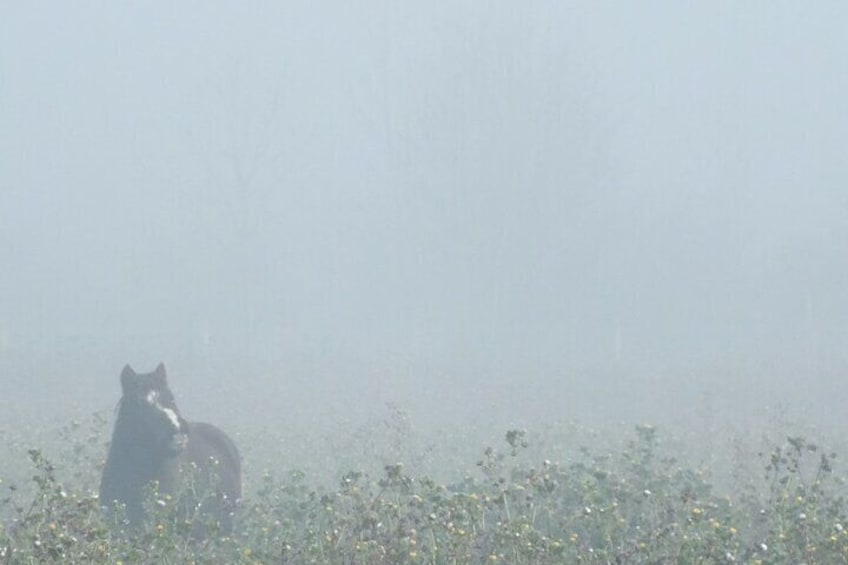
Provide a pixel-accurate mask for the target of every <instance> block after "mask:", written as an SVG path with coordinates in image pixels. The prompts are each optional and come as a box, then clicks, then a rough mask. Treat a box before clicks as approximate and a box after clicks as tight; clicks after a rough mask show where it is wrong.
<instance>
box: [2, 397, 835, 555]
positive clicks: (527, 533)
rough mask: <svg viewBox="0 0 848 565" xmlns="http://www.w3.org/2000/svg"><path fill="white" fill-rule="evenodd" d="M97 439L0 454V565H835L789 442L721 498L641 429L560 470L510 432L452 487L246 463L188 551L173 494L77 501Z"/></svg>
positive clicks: (395, 421) (92, 476)
mask: <svg viewBox="0 0 848 565" xmlns="http://www.w3.org/2000/svg"><path fill="white" fill-rule="evenodd" d="M409 428H410V425H409V422H408V419H406V418H404V417H403V414H402V412H400V411H399V409H397V408H396V407H392V411H391V414H390V418H389V420H388V424H387V425H383V426H378V427H377V429H375V430H372V432H371V433H372V434H373V435H374V436H376V435H380V434H383V435H385V437H386V438H387V441H386V445H387V446H388V447H389V449H388V453H391V454H392V455H397V456H401V455H404V454H405V452H406V451H408V450H406V449H405V446H404V445H403V444H402V443H403V441H412V440H411V439H410V438H411V431H410V429H409ZM108 432H109V429H108V422H107V419H106V418H104V417H102V416H98V415H95V416H94V417H93V418H91V419H90V421H89V422H87V423H85V424H83V423H80V422H72V423H71V424H69V425H68V426H66V427H65V428H64V429H63V430H62V432H61V433H60V434H59V436H58V437H59V439H60V440H61V441H59V442H57V445H58V446H60V447H59V448H58V449H54V448H55V447H56V446H53V445H50V446H42V447H37V446H35V447H32V446H24V445H21V444H20V443H18V444H16V445H12V446H11V447H10V448H9V449H10V454H11V455H15V454H17V455H19V456H20V457H19V458H17V459H15V460H14V461H13V462H12V463H10V464H8V465H4V468H5V469H7V471H4V473H8V475H7V476H3V477H0V489H2V495H1V496H0V516H2V524H3V526H0V563H50V562H61V563H69V564H76V563H123V564H130V563H152V562H155V563H244V564H247V563H338V564H354V563H363V564H371V563H375V564H377V563H386V564H389V563H392V564H394V563H445V564H453V563H510V564H525V563H526V564H531V563H532V564H537V563H598V564H606V563H764V564H765V563H807V564H813V563H839V562H846V561H848V530H846V528H848V519H846V502H845V500H844V498H843V492H844V484H845V477H844V475H843V474H842V473H841V472H840V470H839V468H838V465H837V456H836V454H834V453H831V452H829V451H824V450H822V449H821V448H820V447H819V446H817V445H816V444H815V443H813V442H810V441H807V440H805V439H804V438H801V437H795V436H790V437H786V438H785V439H783V440H781V441H779V442H773V443H772V444H771V445H769V446H768V448H767V449H765V450H763V451H761V452H757V453H751V454H750V455H749V456H748V459H747V460H745V461H742V463H743V464H744V466H745V467H746V468H747V469H753V471H752V472H750V473H748V474H744V473H742V474H739V475H737V478H736V479H735V481H736V482H735V483H733V484H732V485H731V486H732V488H730V489H723V490H724V492H718V491H717V488H716V487H715V486H714V484H713V481H712V480H711V470H710V469H705V468H702V467H701V466H700V465H696V464H689V463H687V462H686V461H687V460H691V459H692V457H691V456H690V454H689V453H678V454H675V453H672V452H671V451H673V448H672V449H669V446H672V447H673V446H676V445H679V442H678V443H675V442H669V443H668V444H664V443H663V434H662V433H661V431H660V430H657V429H656V428H654V427H651V426H638V427H636V428H635V429H634V430H632V431H630V432H629V433H628V437H627V438H626V439H625V440H624V441H623V442H622V443H621V444H620V445H619V446H617V447H615V448H609V447H601V445H608V444H604V442H602V441H596V442H594V443H593V445H594V447H593V448H589V447H582V448H575V449H571V450H568V451H567V455H568V456H567V457H566V458H565V460H563V461H549V460H546V459H545V458H544V454H543V453H541V452H542V451H544V450H545V449H549V450H550V451H551V452H554V451H558V452H559V451H562V450H561V449H558V446H557V445H556V437H557V436H556V434H550V435H549V436H548V438H547V439H546V438H543V437H540V436H534V435H533V434H531V433H530V432H525V431H524V430H509V431H507V432H506V433H505V434H504V436H503V441H501V442H500V443H499V444H497V445H494V446H492V447H488V448H484V449H482V450H481V455H480V457H479V458H476V459H475V458H471V459H469V460H468V461H467V467H466V468H465V469H467V471H468V472H465V469H462V470H460V469H458V471H459V472H457V473H454V475H457V476H459V477H460V478H459V479H458V480H454V481H452V482H447V481H439V480H437V479H435V478H430V477H428V476H427V475H426V474H422V473H418V472H413V471H410V470H408V469H407V468H406V466H405V465H404V464H402V463H400V462H392V463H389V464H383V465H382V471H380V472H377V473H373V472H369V471H367V470H351V471H346V472H341V473H339V474H338V475H337V476H336V478H335V482H334V483H326V482H323V481H313V480H311V478H310V475H309V474H308V473H306V472H302V471H298V470H296V466H295V465H293V463H296V462H291V461H289V462H287V463H283V464H281V465H280V466H275V467H269V468H268V469H262V470H259V469H256V468H255V467H251V466H250V465H249V463H250V458H249V455H248V456H246V458H245V459H246V462H247V463H248V465H246V468H247V469H248V470H249V472H250V476H249V477H248V479H249V480H248V488H247V489H246V496H245V500H244V502H243V504H242V505H241V507H240V509H239V514H238V517H237V527H236V531H235V532H234V534H233V535H232V536H230V537H224V536H220V535H212V536H210V537H209V539H208V540H207V541H202V542H201V541H197V540H196V539H195V538H194V537H193V536H192V530H193V527H194V524H192V514H191V512H186V505H185V500H181V499H179V497H177V499H174V500H172V499H162V498H160V497H158V496H157V495H156V493H155V492H151V495H150V499H149V508H150V513H151V516H152V518H151V520H150V522H149V524H148V525H147V526H146V527H145V528H144V529H143V530H141V531H138V532H132V533H131V532H128V531H126V529H125V528H124V527H123V526H122V524H121V522H120V520H119V519H115V520H114V521H113V522H111V523H109V522H107V518H106V517H105V516H104V514H103V513H102V512H101V509H100V505H99V502H98V500H97V499H96V497H95V495H94V494H93V493H95V492H96V486H97V483H98V481H99V472H100V468H101V465H102V460H103V456H104V454H105V443H106V441H107V436H108ZM358 433H360V434H361V433H362V432H361V430H359V431H358ZM550 437H553V438H554V439H553V440H551V439H550ZM4 439H6V440H8V441H12V440H11V438H4ZM13 443H14V442H13ZM246 447H247V449H246V450H245V451H246V452H247V453H248V454H249V453H250V452H251V449H250V447H251V446H246ZM48 448H49V449H48ZM48 451H50V452H51V455H50V456H49V457H48V456H47V455H46V453H47V452H48ZM407 455H408V456H409V457H411V458H414V456H413V455H409V454H407ZM418 456H419V457H420V453H419V455H418ZM363 463H367V464H363V468H373V467H374V462H373V461H368V462H365V461H364V462H363ZM431 463H432V462H431ZM446 483H447V484H446ZM207 526H208V527H209V528H212V530H210V531H214V525H207Z"/></svg>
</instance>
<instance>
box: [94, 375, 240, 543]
mask: <svg viewBox="0 0 848 565" xmlns="http://www.w3.org/2000/svg"><path fill="white" fill-rule="evenodd" d="M121 389H122V396H121V400H120V401H119V402H118V407H117V409H116V410H117V417H116V418H115V428H114V430H113V432H112V441H111V444H110V446H109V451H108V455H107V456H106V464H105V466H104V468H103V475H102V478H101V481H100V494H99V500H100V503H101V505H104V506H105V507H106V508H107V509H115V508H116V505H123V507H124V508H125V513H126V514H125V518H126V520H127V521H128V522H129V524H130V526H132V527H134V528H136V529H137V528H138V527H140V526H142V525H143V524H144V523H145V521H146V518H147V517H146V515H145V510H144V501H145V498H146V497H147V496H148V495H149V493H150V489H151V488H155V489H158V493H159V495H165V496H164V499H167V498H168V496H169V495H170V496H172V497H175V496H177V495H180V493H181V492H184V491H181V490H180V489H185V486H186V483H187V479H188V476H189V475H188V473H194V475H193V476H194V477H197V476H198V472H199V473H200V474H203V475H205V476H206V477H209V478H210V479H211V481H210V483H209V484H207V485H205V486H208V487H211V488H213V489H214V492H213V493H212V496H211V497H208V498H206V499H203V500H193V501H191V504H192V506H193V507H194V508H193V509H192V513H193V510H194V509H199V510H200V513H199V515H198V516H196V517H200V518H202V519H203V520H204V524H209V523H210V522H209V520H212V521H214V523H215V526H216V527H217V528H218V529H219V531H221V532H222V533H224V534H229V533H231V532H232V528H233V515H234V512H235V508H236V505H237V504H238V502H239V501H240V499H241V488H242V486H241V457H240V456H239V452H238V449H237V448H236V445H235V443H233V441H232V440H231V439H230V438H229V436H227V434H225V433H224V432H222V431H221V430H220V429H218V428H217V427H215V426H213V425H211V424H206V423H203V422H189V421H187V420H185V419H184V418H183V417H182V415H181V414H180V411H179V410H178V409H177V405H176V403H175V401H174V395H173V393H172V392H171V389H170V388H169V387H168V379H167V376H166V374H165V365H164V364H163V363H160V364H159V365H158V366H157V367H156V370H154V371H153V372H152V373H141V374H138V373H136V372H135V371H134V370H133V369H132V367H130V366H129V365H127V366H125V367H124V369H123V371H122V372H121ZM189 500H190V499H189ZM192 528H193V534H194V535H195V536H196V537H205V534H206V533H207V532H206V529H205V526H204V525H201V524H200V523H197V522H195V523H193V524H192Z"/></svg>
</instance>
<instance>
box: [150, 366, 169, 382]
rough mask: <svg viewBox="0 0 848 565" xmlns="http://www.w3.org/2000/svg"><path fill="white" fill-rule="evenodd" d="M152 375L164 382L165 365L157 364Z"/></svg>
mask: <svg viewBox="0 0 848 565" xmlns="http://www.w3.org/2000/svg"><path fill="white" fill-rule="evenodd" d="M153 374H154V375H156V377H158V378H160V379H162V380H163V381H164V380H165V379H166V378H167V376H166V374H165V364H164V363H159V364H158V365H156V370H155V371H153Z"/></svg>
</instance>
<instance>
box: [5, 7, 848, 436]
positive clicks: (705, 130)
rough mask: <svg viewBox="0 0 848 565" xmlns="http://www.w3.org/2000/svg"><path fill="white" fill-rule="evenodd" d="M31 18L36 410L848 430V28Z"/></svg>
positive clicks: (639, 10) (13, 365)
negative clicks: (168, 408) (163, 400)
mask: <svg viewBox="0 0 848 565" xmlns="http://www.w3.org/2000/svg"><path fill="white" fill-rule="evenodd" d="M4 12H5V16H4V18H3V20H2V22H0V266H1V267H0V270H2V275H0V370H2V375H0V396H2V397H3V398H4V400H3V403H2V406H3V407H4V408H3V410H4V411H6V413H7V415H9V414H16V416H15V417H16V418H18V417H20V416H17V414H24V415H25V416H24V417H25V418H33V419H37V417H35V416H33V414H36V413H39V412H42V411H44V410H47V411H48V412H49V413H50V414H51V415H55V416H57V417H65V416H67V415H71V414H76V413H88V412H93V411H99V410H106V411H107V412H108V411H109V410H110V409H111V408H112V407H113V406H114V402H115V401H116V400H117V399H118V396H119V394H120V387H119V383H118V375H119V373H120V370H121V368H122V367H123V365H124V364H126V363H131V364H132V365H133V366H134V367H135V368H136V370H139V371H149V370H152V368H153V367H154V366H155V364H156V363H158V362H159V361H164V362H165V363H166V365H167V367H168V370H169V376H170V380H171V383H172V388H173V389H174V390H175V393H176V394H177V398H178V402H179V404H180V407H181V408H182V410H183V412H184V413H187V414H190V415H192V416H194V417H202V418H206V419H215V418H217V419H218V420H219V421H220V420H224V421H225V423H226V422H229V425H230V426H235V427H236V428H239V426H241V428H239V429H242V430H244V429H247V428H248V427H249V426H256V428H257V429H258V428H262V429H265V428H267V429H275V428H277V429H280V428H283V427H285V426H287V425H294V423H295V422H301V423H302V425H304V426H321V425H322V424H325V423H326V424H327V425H334V424H333V422H337V421H338V420H339V419H346V418H349V419H350V420H351V421H356V420H357V419H363V418H369V417H373V416H374V415H375V414H377V415H379V414H381V413H382V411H384V410H385V403H393V404H392V405H393V406H398V407H400V409H402V410H404V411H405V412H407V413H409V414H410V415H411V418H412V421H413V424H414V425H416V426H422V427H427V426H433V427H436V428H438V427H439V426H448V425H460V426H465V425H468V426H471V425H474V423H475V422H477V423H480V422H491V423H492V425H493V426H494V427H493V428H492V430H493V433H495V434H497V433H501V431H502V429H504V427H505V426H513V425H526V426H531V427H532V426H534V425H540V424H541V423H542V422H551V421H556V420H571V419H577V420H580V421H585V422H590V423H593V424H598V423H611V425H614V426H616V425H624V424H629V423H632V422H640V421H655V422H671V423H685V422H687V421H691V419H692V418H695V416H693V414H701V416H698V417H701V418H703V417H704V416H703V413H704V411H706V412H708V413H710V414H711V416H710V418H718V419H721V420H726V421H728V422H735V423H737V424H738V425H740V426H744V425H746V423H747V422H749V421H752V420H756V421H762V422H767V421H768V420H769V419H770V418H775V417H778V416H780V415H781V414H783V415H785V416H786V417H789V418H797V419H799V420H802V421H805V422H810V423H812V424H816V425H823V426H830V427H832V428H834V429H835V427H836V426H839V425H844V424H845V423H846V421H845V418H844V417H843V416H842V415H841V412H843V411H842V410H841V408H842V404H843V399H844V398H845V396H846V393H848V384H845V380H844V375H845V374H846V369H848V324H846V320H848V292H846V288H848V284H846V283H848V263H846V261H845V259H846V256H848V255H846V251H848V248H846V245H848V190H846V187H848V172H846V167H845V159H844V140H845V139H846V136H847V135H848V63H847V62H846V57H845V53H848V41H846V39H845V34H844V25H843V22H844V21H845V20H846V17H848V7H845V6H843V5H838V4H837V3H831V4H827V5H820V4H817V5H815V6H813V5H806V4H802V3H792V2H786V3H783V2H779V3H771V2H770V3H765V2H749V3H731V2H727V3H724V2H709V3H695V4H691V3H686V4H683V3H677V2H658V3H651V4H643V3H639V4H638V5H637V4H635V3H634V4H632V5H631V4H630V3H625V2H615V3H603V4H601V3H594V2H592V3H589V2H586V3H573V2H567V3H563V2H530V3H522V4H516V3H511V2H500V1H498V2H475V1H453V2H427V3H418V4H410V3H397V2H388V1H383V2H380V1H376V2H368V3H365V4H364V5H356V4H355V3H354V4H351V3H348V2H321V3H315V2H285V3H249V4H245V3H236V2H232V3H230V2H207V3H202V4H200V3H177V4H173V5H172V4H168V5H167V6H166V5H165V4H164V3H163V4H160V5H151V4H149V3H148V4H138V5H134V6H129V5H121V6H118V5H117V4H112V3H104V2H75V3H73V4H68V5H64V4H57V3H49V2H25V3H14V4H12V5H9V6H6V9H5V10H4ZM246 422H249V424H248V423H246Z"/></svg>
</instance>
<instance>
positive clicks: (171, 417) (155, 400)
mask: <svg viewBox="0 0 848 565" xmlns="http://www.w3.org/2000/svg"><path fill="white" fill-rule="evenodd" d="M145 400H146V401H147V403H148V404H149V405H151V406H152V407H153V408H155V409H157V410H159V411H160V412H162V413H163V414H165V416H166V417H167V418H168V421H169V422H171V425H172V426H174V430H175V431H177V432H179V431H180V419H179V417H178V416H177V413H176V412H174V411H173V410H172V409H171V408H166V407H164V406H162V405H161V404H159V393H158V392H156V391H155V390H151V391H150V392H148V393H147V396H146V397H145Z"/></svg>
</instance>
